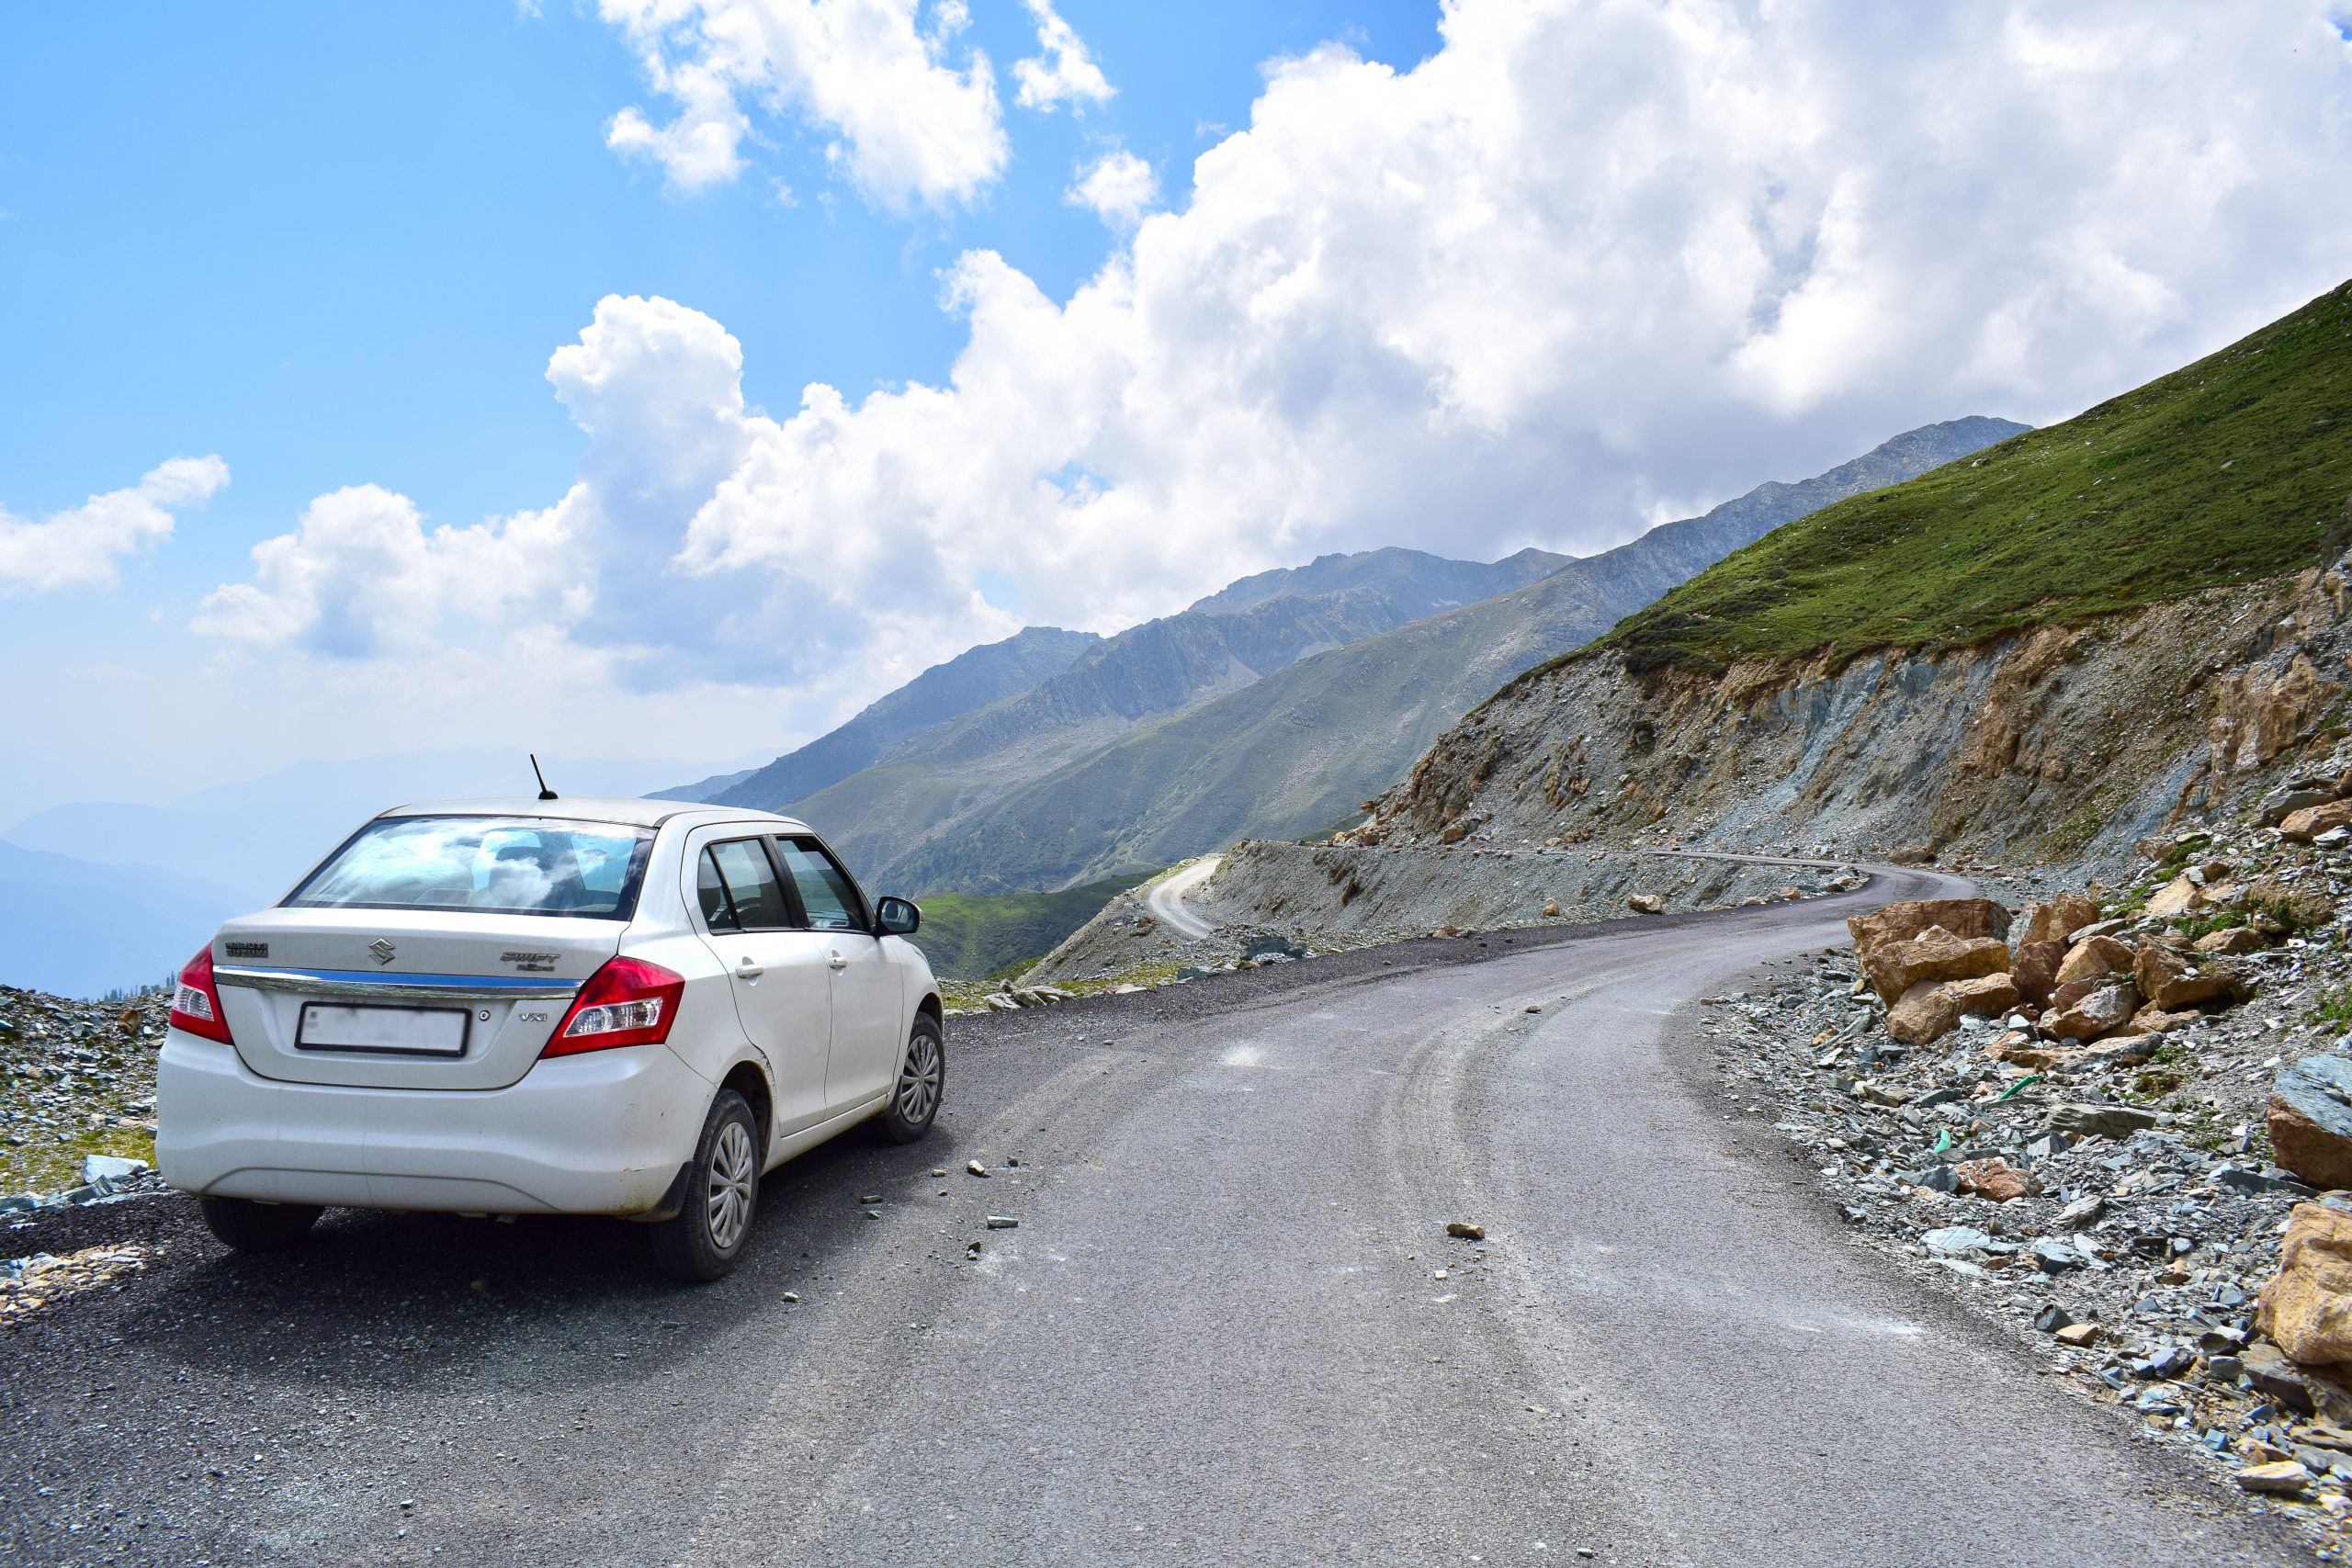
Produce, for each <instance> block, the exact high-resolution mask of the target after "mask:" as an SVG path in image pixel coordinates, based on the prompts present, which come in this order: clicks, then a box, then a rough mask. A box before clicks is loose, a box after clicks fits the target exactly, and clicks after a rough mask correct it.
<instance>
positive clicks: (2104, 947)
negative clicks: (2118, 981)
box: [2058, 936, 2133, 986]
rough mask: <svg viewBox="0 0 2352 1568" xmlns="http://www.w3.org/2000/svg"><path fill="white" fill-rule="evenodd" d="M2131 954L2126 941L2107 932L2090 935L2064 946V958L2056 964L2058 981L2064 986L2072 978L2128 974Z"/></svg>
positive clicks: (2089, 978) (2095, 977)
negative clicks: (2060, 962) (2070, 945)
mask: <svg viewBox="0 0 2352 1568" xmlns="http://www.w3.org/2000/svg"><path fill="white" fill-rule="evenodd" d="M2132 957H2133V953H2132V948H2131V943H2130V942H2118V941H2117V940H2116V939H2115V938H2113V937H2111V936H2095V937H2091V938H2089V939H2088V940H2087V941H2084V942H2076V943H2075V945H2074V946H2073V947H2071V948H2069V949H2067V952H2066V959H2065V962H2064V963H2063V964H2059V965H2058V983H2059V984H2060V985H2062V986H2064V985H2068V984H2071V983H2072V982H2074V981H2076V980H2094V979H2097V978H2098V976H2101V975H2128V974H2130V973H2131V960H2132Z"/></svg>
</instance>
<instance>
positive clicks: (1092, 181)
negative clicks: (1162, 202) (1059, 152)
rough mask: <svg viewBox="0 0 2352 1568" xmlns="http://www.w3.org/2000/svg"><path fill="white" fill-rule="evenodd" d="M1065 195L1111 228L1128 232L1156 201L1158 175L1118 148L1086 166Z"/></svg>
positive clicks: (1138, 159) (1157, 199)
mask: <svg viewBox="0 0 2352 1568" xmlns="http://www.w3.org/2000/svg"><path fill="white" fill-rule="evenodd" d="M1066 194H1067V197H1068V199H1069V200H1071V201H1073V202H1076V203H1077V204H1078V205H1079V206H1080V207H1090V208H1092V209H1094V213H1095V216H1097V217H1099V218H1101V219H1102V220H1103V222H1105V223H1108V224H1110V225H1111V226H1112V227H1113V228H1114V229H1132V228H1134V227H1135V226H1136V224H1138V223H1140V222H1142V221H1143V215H1144V214H1145V213H1147V212H1148V211H1150V210H1151V209H1152V207H1153V205H1154V204H1155V203H1157V202H1158V201H1159V175H1158V174H1157V173H1155V172H1154V171H1153V169H1152V166H1151V165H1150V164H1147V163H1145V162H1144V161H1143V160H1142V159H1141V158H1138V157H1136V155H1135V154H1134V153H1133V152H1128V151H1127V150H1126V149H1125V148H1124V147H1122V148H1118V149H1116V150H1114V151H1113V152H1105V153H1103V156H1101V157H1100V158H1097V159H1095V160H1094V162H1093V163H1091V164H1088V165H1087V166H1086V168H1085V170H1084V171H1083V172H1081V173H1080V175H1079V177H1078V183H1077V184H1076V185H1074V186H1070V187H1069V191H1068V192H1067V193H1066Z"/></svg>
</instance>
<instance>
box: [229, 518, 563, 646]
mask: <svg viewBox="0 0 2352 1568" xmlns="http://www.w3.org/2000/svg"><path fill="white" fill-rule="evenodd" d="M588 505H589V498H588V496H587V494H586V492H585V491H584V490H582V489H580V488H577V487H575V488H574V489H573V490H572V491H571V493H569V494H567V495H566V496H565V497H564V498H563V499H562V500H561V501H560V502H557V503H556V504H555V505H553V506H550V507H548V508H547V509H546V510H544V511H540V512H526V513H518V514H517V515H515V516H513V517H508V518H501V519H492V520H491V521H489V522H485V523H480V524H476V525H473V526H471V527H468V528H451V527H446V526H445V527H440V528H435V529H434V530H432V531H431V532H429V533H428V532H427V531H426V530H425V526H424V516H423V515H422V514H421V513H419V512H418V511H417V509H416V505H415V503H414V502H411V501H410V500H409V499H408V497H406V496H404V495H400V494H396V493H395V492H393V491H388V490H385V489H383V488H382V487H381V486H379V485H351V486H347V487H345V489H342V490H339V491H333V492H332V493H330V494H327V495H322V496H321V497H319V498H318V499H317V500H316V501H313V502H311V504H310V505H309V506H308V507H306V508H304V509H303V513H302V517H301V522H300V526H299V527H297V528H296V530H295V531H294V532H293V533H291V534H281V535H279V536H277V537H275V538H270V539H265V540H263V541H262V542H261V543H260V544H258V545H256V546H254V552H253V555H254V581H251V582H240V583H232V584H228V585H226V586H223V587H221V588H219V589H216V590H215V591H214V592H211V593H210V594H209V595H207V596H206V598H205V601H204V604H203V605H202V607H201V608H200V609H199V610H198V615H197V618H196V627H197V629H198V631H200V632H203V633H206V634H208V635H209V636H213V637H222V638H226V639H228V640H230V641H232V642H242V643H249V644H255V645H260V646H264V647H293V648H298V649H302V650H304V651H306V652H311V653H315V654H321V655H324V656H327V657H329V658H332V659H345V660H350V659H369V658H378V657H382V656H387V655H391V654H399V653H403V652H413V651H420V650H425V649H433V648H435V647H436V646H438V645H439V644H440V643H441V642H442V640H443V639H444V637H446V636H447V635H448V634H449V633H451V632H452V631H454V630H458V629H460V628H463V627H466V626H469V625H470V626H492V627H498V628H502V629H503V628H508V627H513V626H528V625H530V624H531V623H534V622H555V623H561V622H564V621H568V620H570V619H571V618H572V617H573V616H575V615H577V614H578V613H579V612H580V611H582V610H583V609H584V608H585V607H586V604H587V596H586V593H585V591H584V589H583V588H582V587H580V586H579V585H578V584H577V576H576V574H577V570H578V568H579V564H580V563H579V559H578V558H577V555H576V553H575V548H574V547H575V546H576V545H577V544H578V543H579V535H580V533H581V532H582V526H583V520H582V519H583V513H585V512H586V511H587V509H588Z"/></svg>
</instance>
